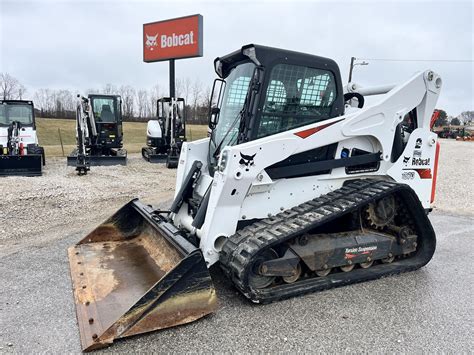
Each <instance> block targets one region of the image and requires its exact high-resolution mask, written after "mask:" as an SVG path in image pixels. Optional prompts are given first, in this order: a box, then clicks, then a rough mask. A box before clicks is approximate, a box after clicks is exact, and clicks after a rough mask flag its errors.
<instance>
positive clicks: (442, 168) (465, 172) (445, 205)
mask: <svg viewBox="0 0 474 355" xmlns="http://www.w3.org/2000/svg"><path fill="white" fill-rule="evenodd" d="M440 142H441V150H440V153H439V155H440V157H439V167H438V182H437V184H436V198H435V209H436V210H440V211H443V212H449V213H455V214H463V215H470V216H474V208H473V207H474V142H459V141H455V140H453V139H441V140H440Z"/></svg>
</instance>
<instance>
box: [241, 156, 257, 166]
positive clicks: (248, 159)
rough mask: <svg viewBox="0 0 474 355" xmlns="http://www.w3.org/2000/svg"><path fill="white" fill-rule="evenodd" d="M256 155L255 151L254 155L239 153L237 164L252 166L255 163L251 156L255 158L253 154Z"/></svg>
mask: <svg viewBox="0 0 474 355" xmlns="http://www.w3.org/2000/svg"><path fill="white" fill-rule="evenodd" d="M256 155H257V153H255V154H254V155H245V154H242V153H240V158H241V159H240V161H239V164H240V165H245V166H247V167H249V166H253V165H254V164H255V163H254V161H253V158H255V156H256Z"/></svg>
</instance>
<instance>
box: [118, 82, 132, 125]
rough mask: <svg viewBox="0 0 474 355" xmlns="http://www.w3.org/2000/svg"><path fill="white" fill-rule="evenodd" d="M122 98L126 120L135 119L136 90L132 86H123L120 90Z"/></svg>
mask: <svg viewBox="0 0 474 355" xmlns="http://www.w3.org/2000/svg"><path fill="white" fill-rule="evenodd" d="M119 93H120V96H121V97H122V109H123V116H124V117H125V118H128V119H130V118H133V116H134V112H135V105H134V103H135V89H134V88H133V87H131V86H130V85H122V86H120V88H119Z"/></svg>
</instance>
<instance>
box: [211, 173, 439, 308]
mask: <svg viewBox="0 0 474 355" xmlns="http://www.w3.org/2000/svg"><path fill="white" fill-rule="evenodd" d="M380 201H383V203H381V202H380ZM393 203H396V206H397V208H396V215H395V213H394V212H393V207H394V206H393V205H391V204H393ZM374 206H377V209H378V210H379V211H381V212H378V214H377V215H376V216H374V213H375V212H374ZM380 206H382V207H380ZM384 218H385V220H386V221H385V223H386V225H384ZM374 219H376V221H375V222H376V223H374ZM356 224H359V228H355V227H354V225H356ZM335 225H336V226H337V228H338V229H337V228H336V229H337V230H336V231H334V226H335ZM341 225H343V226H346V225H347V228H348V229H347V230H340V229H341ZM326 226H327V228H326ZM343 228H344V227H343ZM325 229H327V230H325ZM308 237H309V238H310V239H309V241H310V242H311V241H314V243H317V242H318V240H321V241H323V240H324V242H325V243H326V244H327V242H329V241H332V243H339V241H347V240H355V241H357V240H359V241H360V240H362V239H363V238H366V239H367V238H369V239H370V238H372V239H370V240H376V239H377V238H378V239H377V240H382V241H384V242H386V243H385V244H387V245H389V248H391V249H390V251H391V252H386V255H384V257H382V256H380V255H381V254H380V252H379V254H378V255H379V256H378V259H377V257H376V256H375V254H372V253H370V255H374V259H373V260H372V259H370V258H367V259H364V262H359V263H357V264H355V263H354V264H352V263H351V261H350V260H347V259H344V258H343V260H346V261H347V264H341V263H340V262H339V264H337V262H336V263H335V264H334V265H337V267H334V268H332V269H331V268H329V267H328V266H327V265H326V264H325V265H324V269H321V266H319V269H318V270H316V271H315V270H310V269H309V268H308V267H307V266H308V265H311V263H313V264H317V263H318V259H317V258H318V256H316V253H314V254H311V253H310V254H311V255H310V256H309V259H304V260H305V262H306V261H307V260H309V261H310V262H309V263H306V265H305V263H303V262H302V261H303V259H301V258H300V259H299V262H298V265H296V264H295V263H294V261H295V260H297V258H295V255H294V251H295V250H296V251H298V248H299V250H302V251H303V253H304V252H305V247H304V243H302V242H301V241H305V243H307V242H308ZM311 238H312V239H311ZM318 238H319V239H318ZM344 238H345V239H344ZM347 238H352V239H347ZM408 244H409V245H408ZM301 245H303V246H301ZM435 248H436V238H435V233H434V230H433V228H432V226H431V223H430V221H429V219H428V217H427V216H426V213H425V211H424V209H423V207H422V205H421V203H420V201H419V200H418V197H417V195H416V193H415V192H414V191H413V190H412V189H411V188H410V187H409V186H408V185H405V184H397V183H393V182H387V181H381V180H374V179H363V180H353V181H350V182H347V183H346V184H345V185H344V186H343V187H342V188H340V189H337V190H335V191H332V192H330V193H328V194H326V195H322V196H320V197H318V198H315V199H313V200H310V201H307V202H306V203H303V204H301V205H298V206H296V207H294V208H291V209H289V210H286V211H284V212H281V213H279V214H277V215H276V216H272V217H269V218H266V219H263V220H259V221H256V222H254V223H252V224H250V225H248V226H246V227H244V228H242V229H240V230H238V231H237V232H236V233H235V234H234V235H233V236H231V237H229V238H228V239H227V241H226V243H225V244H224V246H223V248H222V252H221V256H220V264H221V267H222V269H223V270H224V272H225V273H226V274H227V276H228V277H229V278H230V279H231V280H232V281H233V283H234V285H235V286H236V287H237V288H238V289H239V290H240V291H241V292H242V293H243V294H244V295H245V296H246V297H248V298H249V299H251V300H252V301H253V302H256V303H268V302H272V301H277V300H281V299H285V298H289V297H293V296H298V295H303V294H306V293H310V292H317V291H322V290H326V289H329V288H333V287H339V286H343V285H348V284H352V283H358V282H363V281H368V280H373V279H378V278H380V277H383V276H388V275H394V274H398V273H402V272H407V271H413V270H416V269H418V268H420V267H422V266H424V265H426V264H427V263H428V262H429V261H430V259H431V258H432V256H433V253H434V251H435ZM288 249H291V251H292V252H293V253H289V254H292V255H293V259H291V258H290V259H288V260H290V263H291V261H293V270H294V272H293V274H288V273H286V274H284V275H283V274H282V276H281V277H261V276H258V275H257V276H258V277H260V278H258V277H257V278H255V274H258V273H259V272H262V271H261V270H262V267H261V265H262V262H263V261H268V260H269V259H271V258H277V257H278V252H279V254H280V258H282V255H281V254H282V253H283V252H282V250H283V251H284V250H287V251H288ZM380 249H382V248H380ZM345 250H346V253H347V251H348V250H350V248H348V249H345ZM361 250H362V249H361ZM387 250H388V249H387ZM277 251H278V252H277ZM392 252H393V253H392ZM335 254H337V253H336V252H335V251H334V252H330V253H326V254H320V255H322V256H321V257H322V258H324V261H323V263H327V264H329V262H330V261H331V260H332V259H334V258H335ZM363 254H365V253H363ZM285 255H286V254H285ZM345 255H346V256H345V258H348V255H350V254H345ZM300 256H301V255H300ZM358 257H359V260H360V256H358ZM331 258H332V259H331ZM279 260H282V259H279ZM340 260H341V258H340V259H339V261H340ZM354 260H358V259H357V258H356V259H354ZM331 262H332V261H331ZM259 263H260V268H258V267H257V268H256V267H255V266H256V264H259ZM302 264H303V267H302V266H301V265H302ZM265 265H267V264H265ZM271 265H272V264H271V263H269V264H268V266H269V267H271ZM257 266H259V265H257ZM316 268H317V267H316ZM267 269H268V268H265V271H267ZM302 269H304V270H302ZM313 269H314V267H313ZM267 273H268V271H267ZM277 274H278V273H276V274H274V275H273V276H276V275H277ZM255 280H257V281H258V282H256V281H255Z"/></svg>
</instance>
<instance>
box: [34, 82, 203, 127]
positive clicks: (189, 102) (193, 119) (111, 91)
mask: <svg viewBox="0 0 474 355" xmlns="http://www.w3.org/2000/svg"><path fill="white" fill-rule="evenodd" d="M81 94H82V95H89V94H107V95H120V96H121V98H122V116H123V119H124V120H125V121H147V120H149V119H150V118H153V117H156V112H157V107H156V101H157V99H158V98H160V97H164V96H168V94H167V93H165V92H164V90H163V91H162V90H161V88H160V86H158V85H156V86H154V87H152V88H149V89H144V88H141V89H136V88H134V87H132V86H130V85H122V86H114V85H112V84H107V85H105V86H104V87H103V88H101V89H88V90H86V92H85V93H81ZM176 95H177V97H182V98H184V100H185V103H186V117H187V121H188V122H189V123H192V124H206V123H207V113H208V105H209V95H210V89H209V88H206V89H204V90H203V88H202V85H201V83H200V82H199V81H197V80H196V81H194V82H192V81H191V79H189V78H186V79H178V80H176ZM76 100H77V94H76V93H72V92H71V91H69V90H52V89H39V90H37V91H36V92H35V94H34V103H35V107H36V108H37V109H38V114H39V117H48V118H75V109H76V104H77V101H76Z"/></svg>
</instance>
